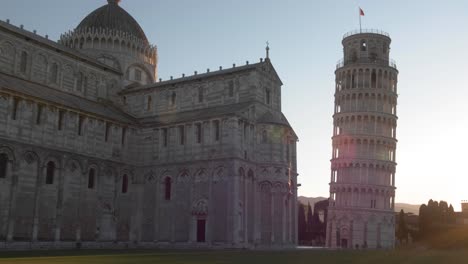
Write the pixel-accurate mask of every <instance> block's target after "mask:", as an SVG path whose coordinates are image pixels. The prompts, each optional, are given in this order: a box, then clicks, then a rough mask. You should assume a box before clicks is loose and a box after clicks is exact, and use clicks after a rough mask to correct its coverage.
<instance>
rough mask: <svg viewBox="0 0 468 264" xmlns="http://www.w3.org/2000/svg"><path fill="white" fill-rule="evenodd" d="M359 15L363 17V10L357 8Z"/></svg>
mask: <svg viewBox="0 0 468 264" xmlns="http://www.w3.org/2000/svg"><path fill="white" fill-rule="evenodd" d="M359 15H360V16H364V10H362V8H359Z"/></svg>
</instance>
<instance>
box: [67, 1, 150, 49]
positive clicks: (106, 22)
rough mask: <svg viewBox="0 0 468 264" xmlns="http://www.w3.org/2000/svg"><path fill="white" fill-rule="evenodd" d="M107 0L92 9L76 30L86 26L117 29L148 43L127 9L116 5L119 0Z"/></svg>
mask: <svg viewBox="0 0 468 264" xmlns="http://www.w3.org/2000/svg"><path fill="white" fill-rule="evenodd" d="M108 2H109V3H108V4H107V5H105V6H102V7H100V8H98V9H96V10H94V11H93V12H92V13H91V14H89V15H88V16H87V17H85V18H84V19H83V21H81V23H80V24H79V25H78V27H77V28H76V30H86V29H87V28H96V29H98V28H103V29H109V30H117V31H122V32H125V33H128V34H130V35H133V36H135V37H137V38H139V39H141V40H143V41H144V42H146V43H149V42H148V39H147V38H146V35H145V32H144V31H143V29H142V28H141V27H140V25H139V24H138V22H136V20H135V19H134V18H133V17H132V16H131V15H130V14H129V13H127V11H125V10H124V9H123V8H121V7H120V6H119V5H118V2H119V1H108Z"/></svg>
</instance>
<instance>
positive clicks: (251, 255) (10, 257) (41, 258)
mask: <svg viewBox="0 0 468 264" xmlns="http://www.w3.org/2000/svg"><path fill="white" fill-rule="evenodd" d="M0 263H8V264H17V263H18V264H19V263H21V264H25V263H41V264H42V263H44V264H55V263H60V264H68V263H79V264H94V263H96V264H97V263H99V264H107V263H112V264H114V263H115V264H123V263H132V264H146V263H152V264H153V263H164V264H176V263H177V264H210V263H216V264H230V263H240V264H247V263H255V264H263V263H265V264H267V263H268V264H276V263H278V264H296V263H297V264H315V263H318V264H321V263H340V264H341V263H343V264H352V263H369V264H371V263H372V264H386V263H392V264H395V263H404V264H407V263H421V264H431V263H442V264H450V263H468V250H465V251H425V250H413V251H410V250H395V251H359V252H354V251H327V250H297V251H167V250H165V251H162V250H161V251H54V252H51V251H49V252H48V251H44V252H23V253H22V252H14V253H0Z"/></svg>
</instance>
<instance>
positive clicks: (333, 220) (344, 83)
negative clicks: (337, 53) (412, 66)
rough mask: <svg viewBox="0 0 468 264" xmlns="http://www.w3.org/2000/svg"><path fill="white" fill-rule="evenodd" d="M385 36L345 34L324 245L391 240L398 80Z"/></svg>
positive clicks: (374, 244)
mask: <svg viewBox="0 0 468 264" xmlns="http://www.w3.org/2000/svg"><path fill="white" fill-rule="evenodd" d="M390 42H391V39H390V37H389V35H388V34H387V33H385V32H381V31H377V30H361V31H357V32H350V33H347V34H346V35H345V36H344V38H343V41H342V44H343V52H344V57H343V59H342V60H341V61H340V62H338V64H337V67H336V71H335V76H336V91H335V111H334V115H333V124H334V129H333V155H332V160H331V180H330V206H329V210H328V218H327V240H326V242H327V246H328V247H331V248H392V247H393V246H394V240H395V217H394V212H393V211H394V199H395V168H396V162H395V150H396V144H397V139H396V124H397V113H396V105H397V97H398V95H397V76H398V70H397V68H396V65H395V63H394V62H393V61H392V60H391V59H390V58H389V53H390Z"/></svg>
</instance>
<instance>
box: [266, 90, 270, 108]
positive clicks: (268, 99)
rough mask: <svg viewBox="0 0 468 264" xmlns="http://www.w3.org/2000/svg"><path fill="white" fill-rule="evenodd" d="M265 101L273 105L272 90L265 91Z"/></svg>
mask: <svg viewBox="0 0 468 264" xmlns="http://www.w3.org/2000/svg"><path fill="white" fill-rule="evenodd" d="M265 100H266V104H270V103H271V95H270V89H265Z"/></svg>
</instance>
